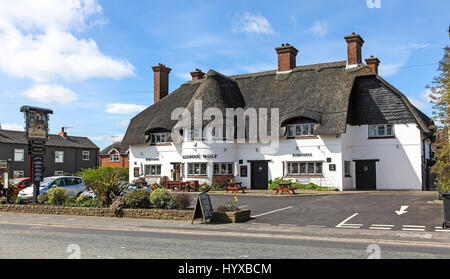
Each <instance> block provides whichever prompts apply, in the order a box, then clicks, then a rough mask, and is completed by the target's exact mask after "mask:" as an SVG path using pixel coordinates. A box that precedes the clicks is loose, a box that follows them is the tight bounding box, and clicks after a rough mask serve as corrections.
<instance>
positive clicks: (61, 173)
mask: <svg viewBox="0 0 450 279" xmlns="http://www.w3.org/2000/svg"><path fill="white" fill-rule="evenodd" d="M63 174H64V171H55V175H63Z"/></svg>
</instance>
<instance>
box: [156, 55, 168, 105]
mask: <svg viewBox="0 0 450 279" xmlns="http://www.w3.org/2000/svg"><path fill="white" fill-rule="evenodd" d="M152 69H153V72H154V76H155V78H154V94H155V98H154V102H155V103H157V102H159V101H160V100H161V99H162V98H164V97H166V96H167V95H169V73H170V71H171V70H172V69H171V68H168V67H166V65H164V64H161V63H158V65H157V66H153V67H152Z"/></svg>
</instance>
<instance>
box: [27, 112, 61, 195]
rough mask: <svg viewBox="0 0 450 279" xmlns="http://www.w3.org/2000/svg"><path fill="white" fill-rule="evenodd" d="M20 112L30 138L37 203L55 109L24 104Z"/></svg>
mask: <svg viewBox="0 0 450 279" xmlns="http://www.w3.org/2000/svg"><path fill="white" fill-rule="evenodd" d="M20 112H23V113H24V114H25V115H24V116H25V136H26V137H27V139H28V154H29V155H31V156H30V164H31V172H32V173H31V175H30V177H31V179H32V180H33V185H34V186H33V199H32V202H33V203H37V197H38V195H39V187H40V183H41V181H42V180H43V179H44V155H45V142H46V141H47V139H48V120H49V114H53V111H52V110H50V109H46V108H39V107H32V106H23V107H21V108H20Z"/></svg>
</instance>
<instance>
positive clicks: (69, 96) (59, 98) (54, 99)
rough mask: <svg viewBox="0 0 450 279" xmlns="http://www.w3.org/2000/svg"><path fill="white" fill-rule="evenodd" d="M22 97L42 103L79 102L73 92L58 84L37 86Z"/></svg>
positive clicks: (25, 92) (23, 93)
mask: <svg viewBox="0 0 450 279" xmlns="http://www.w3.org/2000/svg"><path fill="white" fill-rule="evenodd" d="M20 95H22V96H25V97H28V98H30V99H33V100H36V101H38V102H40V103H45V104H48V103H61V104H66V103H72V102H76V101H77V100H78V96H77V94H75V93H74V92H73V91H72V90H70V89H67V88H64V87H62V86H61V85H57V84H37V85H34V86H33V87H32V88H30V89H28V90H25V91H23V92H22V93H20Z"/></svg>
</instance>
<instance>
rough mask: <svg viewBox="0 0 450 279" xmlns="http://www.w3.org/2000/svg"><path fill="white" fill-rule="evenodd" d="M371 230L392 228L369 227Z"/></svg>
mask: <svg viewBox="0 0 450 279" xmlns="http://www.w3.org/2000/svg"><path fill="white" fill-rule="evenodd" d="M369 229H371V230H391V229H392V228H387V227H370V228H369Z"/></svg>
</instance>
